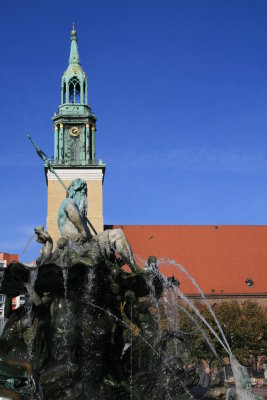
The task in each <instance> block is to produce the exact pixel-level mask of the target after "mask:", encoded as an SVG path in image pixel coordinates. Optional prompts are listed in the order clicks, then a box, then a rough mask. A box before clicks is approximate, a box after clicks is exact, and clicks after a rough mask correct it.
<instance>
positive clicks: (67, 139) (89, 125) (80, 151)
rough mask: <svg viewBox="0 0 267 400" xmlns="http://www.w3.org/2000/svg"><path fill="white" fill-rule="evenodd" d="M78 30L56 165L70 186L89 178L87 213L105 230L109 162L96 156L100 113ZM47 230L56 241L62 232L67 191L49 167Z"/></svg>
mask: <svg viewBox="0 0 267 400" xmlns="http://www.w3.org/2000/svg"><path fill="white" fill-rule="evenodd" d="M77 42H78V40H77V32H76V31H75V27H74V24H73V30H72V32H71V48H70V58H69V65H68V68H67V70H66V71H65V72H64V74H63V76H62V80H61V104H60V106H59V107H58V112H57V113H55V114H54V117H53V118H52V120H53V122H54V160H53V162H52V166H53V168H54V170H55V171H56V173H57V174H58V175H59V177H60V178H61V180H62V181H63V182H64V184H65V185H66V186H67V187H68V186H69V185H70V183H71V181H72V180H73V179H75V178H81V179H84V180H85V181H86V182H87V190H88V193H87V199H88V213H87V217H88V219H89V221H90V223H91V225H92V226H93V228H91V232H92V234H94V231H95V232H97V233H100V232H102V231H103V224H104V222H103V199H102V197H103V196H102V184H103V180H104V174H105V165H104V164H103V163H102V160H101V159H99V160H96V158H95V132H96V116H95V114H94V113H92V112H91V108H90V107H89V105H88V78H87V76H86V75H85V72H84V71H83V70H82V67H81V63H80V57H79V53H78V44H77ZM45 171H46V179H47V185H48V205H47V230H48V232H49V233H50V235H51V237H52V238H53V240H54V241H56V240H57V239H58V238H59V236H60V234H59V230H58V227H57V213H58V209H59V206H60V204H61V202H62V201H63V199H64V198H66V192H65V190H64V188H63V187H62V185H61V184H60V182H59V181H58V180H57V178H56V176H55V175H54V174H53V173H51V172H50V171H49V170H48V169H47V168H45Z"/></svg>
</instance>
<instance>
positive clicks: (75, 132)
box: [69, 126, 81, 137]
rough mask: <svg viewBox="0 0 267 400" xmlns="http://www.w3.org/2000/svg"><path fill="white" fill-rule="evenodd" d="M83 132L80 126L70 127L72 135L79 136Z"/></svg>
mask: <svg viewBox="0 0 267 400" xmlns="http://www.w3.org/2000/svg"><path fill="white" fill-rule="evenodd" d="M80 133H81V129H80V128H79V127H78V126H72V127H71V128H70V129H69V134H70V136H71V137H78V136H79V135H80Z"/></svg>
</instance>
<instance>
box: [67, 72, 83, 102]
mask: <svg viewBox="0 0 267 400" xmlns="http://www.w3.org/2000/svg"><path fill="white" fill-rule="evenodd" d="M80 90H81V88H80V82H79V79H78V78H76V76H74V78H72V79H71V80H70V81H69V96H70V103H73V104H77V103H80Z"/></svg>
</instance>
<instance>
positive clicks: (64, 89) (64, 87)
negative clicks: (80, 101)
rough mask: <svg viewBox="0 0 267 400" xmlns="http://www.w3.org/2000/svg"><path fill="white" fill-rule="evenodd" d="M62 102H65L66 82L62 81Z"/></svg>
mask: <svg viewBox="0 0 267 400" xmlns="http://www.w3.org/2000/svg"><path fill="white" fill-rule="evenodd" d="M63 103H64V104H65V103H66V82H64V86H63Z"/></svg>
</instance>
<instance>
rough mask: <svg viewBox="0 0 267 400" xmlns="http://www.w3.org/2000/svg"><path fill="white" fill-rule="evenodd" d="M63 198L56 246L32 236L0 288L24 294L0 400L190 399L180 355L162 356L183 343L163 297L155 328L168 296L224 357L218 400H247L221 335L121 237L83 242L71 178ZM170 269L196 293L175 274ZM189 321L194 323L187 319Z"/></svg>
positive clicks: (79, 195)
mask: <svg viewBox="0 0 267 400" xmlns="http://www.w3.org/2000/svg"><path fill="white" fill-rule="evenodd" d="M38 150H39V149H38ZM39 152H40V154H41V156H42V154H43V153H42V152H41V151H40V150H39ZM38 154H39V153H38ZM40 154H39V155H40ZM66 192H67V198H66V199H65V200H64V201H63V202H62V204H61V206H60V209H59V213H58V226H59V230H60V233H61V237H60V239H59V240H58V241H57V243H56V244H55V246H54V244H53V241H52V238H51V237H50V235H49V233H48V232H47V231H45V230H44V227H43V226H38V227H36V228H35V234H36V239H37V241H38V242H39V243H42V244H43V247H42V250H41V255H40V257H39V258H38V259H37V260H36V266H35V267H27V266H25V265H23V264H22V263H20V262H12V263H11V264H10V265H9V266H8V267H7V269H6V271H5V274H4V277H3V279H2V282H1V293H4V294H5V295H6V296H7V298H8V299H10V298H11V297H14V296H18V295H21V294H24V295H25V298H26V302H25V305H24V306H23V307H20V308H19V309H17V310H15V311H13V312H10V313H9V315H7V316H6V317H7V321H6V323H5V326H4V329H3V333H2V336H1V337H0V355H1V361H0V380H1V382H0V399H33V400H41V399H45V400H61V399H62V400H63V399H64V400H65V399H72V400H74V399H85V400H86V399H88V400H89V399H90V400H100V399H101V400H105V399H109V400H110V399H114V400H120V399H121V400H123V399H131V400H143V399H147V398H151V399H155V400H162V399H171V400H175V399H177V400H178V399H179V400H183V399H184V400H186V399H191V398H193V397H192V394H191V392H192V393H194V392H193V391H192V390H191V389H192V388H193V387H194V386H196V384H197V382H198V376H197V375H196V373H195V370H194V369H186V368H185V367H184V365H183V361H182V359H181V358H180V357H179V348H178V349H176V352H175V355H170V354H169V352H168V351H167V348H168V347H169V346H168V345H169V343H171V342H173V340H174V339H175V343H176V344H177V342H178V343H183V335H182V334H181V332H179V329H178V327H177V324H176V323H175V321H173V320H172V312H169V311H168V299H167V298H166V299H165V300H166V301H165V315H166V317H168V315H169V328H168V330H162V329H161V328H160V310H159V307H158V300H159V298H160V297H161V296H162V295H164V293H165V294H166V293H167V292H168V291H169V290H171V291H172V302H173V304H174V306H175V307H176V309H177V301H176V300H177V296H179V297H180V298H182V299H183V300H184V302H185V303H186V304H187V305H189V306H190V307H191V308H193V309H194V311H195V312H196V313H197V317H198V318H200V319H201V320H202V321H203V322H204V323H205V324H206V325H207V326H208V328H209V329H210V331H211V333H213V334H215V335H216V337H217V340H218V341H219V342H220V343H221V345H222V346H223V347H224V348H225V350H226V352H227V353H228V354H229V356H230V360H231V365H232V368H233V373H234V377H235V380H236V390H235V391H233V390H232V389H230V390H229V391H228V392H227V396H226V398H227V400H231V399H237V400H250V399H251V400H252V399H256V396H254V395H253V393H252V391H251V387H249V386H248V381H249V380H248V374H247V372H246V369H245V368H244V367H242V366H241V365H240V364H239V363H238V361H237V360H236V358H235V357H234V356H233V355H232V353H231V349H230V347H229V344H228V343H227V341H226V338H225V337H224V334H223V332H222V330H221V327H219V330H220V333H221V337H219V336H218V335H217V334H216V333H215V332H214V330H213V329H212V327H211V326H210V325H209V324H208V323H207V321H206V320H205V319H204V318H203V317H202V315H201V314H199V312H198V310H197V309H196V308H195V307H194V305H193V304H192V303H191V302H190V301H189V300H188V299H187V298H186V297H185V296H184V295H183V293H182V292H181V291H180V289H179V285H178V282H177V281H176V280H175V279H174V278H164V277H163V276H162V275H161V274H160V273H159V271H158V268H157V260H156V258H155V257H149V259H148V265H147V266H146V268H140V267H139V266H138V264H137V263H136V261H135V258H134V256H133V254H132V251H131V247H130V245H129V243H128V242H127V239H126V238H125V236H124V234H123V232H122V231H121V230H120V229H114V230H106V231H104V232H103V233H100V234H98V235H95V236H92V235H91V233H90V229H89V228H88V226H87V221H86V215H87V186H86V182H85V181H83V180H81V179H75V180H74V181H73V182H72V183H71V185H70V187H69V188H66ZM123 265H128V267H129V269H130V272H127V271H126V270H125V269H124V268H122V267H123ZM177 267H178V268H180V269H181V270H182V271H183V272H184V273H186V274H187V276H188V277H189V278H190V279H191V280H192V282H193V283H194V284H195V285H196V286H197V284H196V283H195V282H194V280H193V278H191V277H190V276H189V274H188V273H187V271H186V270H185V269H184V267H182V266H180V265H179V264H177ZM197 288H198V290H199V291H200V293H201V294H202V292H201V290H200V288H199V287H198V286H197ZM203 298H204V295H203ZM179 307H180V308H181V307H182V306H181V305H179ZM182 310H183V311H184V312H187V311H186V309H184V308H183V307H182ZM210 311H211V312H213V311H212V310H210ZM213 316H214V318H215V320H216V317H215V315H213ZM190 318H191V320H192V321H194V322H195V323H196V324H198V322H197V320H195V319H194V318H193V317H192V316H191V314H190ZM218 326H219V325H218ZM199 328H200V327H199ZM200 329H201V328H200ZM202 332H203V335H204V337H205V340H206V341H207V343H208V345H209V346H210V348H211V350H212V351H213V352H215V349H214V347H213V346H212V344H211V343H210V341H209V338H208V337H207V335H206V334H205V332H204V331H203V330H202ZM215 353H216V352H215Z"/></svg>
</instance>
